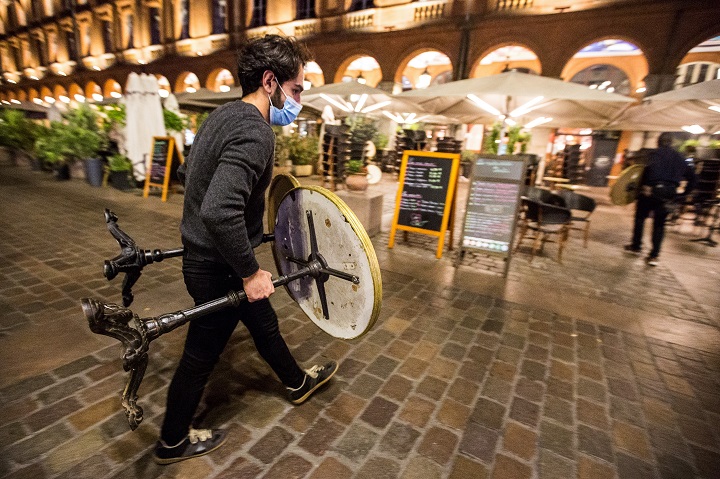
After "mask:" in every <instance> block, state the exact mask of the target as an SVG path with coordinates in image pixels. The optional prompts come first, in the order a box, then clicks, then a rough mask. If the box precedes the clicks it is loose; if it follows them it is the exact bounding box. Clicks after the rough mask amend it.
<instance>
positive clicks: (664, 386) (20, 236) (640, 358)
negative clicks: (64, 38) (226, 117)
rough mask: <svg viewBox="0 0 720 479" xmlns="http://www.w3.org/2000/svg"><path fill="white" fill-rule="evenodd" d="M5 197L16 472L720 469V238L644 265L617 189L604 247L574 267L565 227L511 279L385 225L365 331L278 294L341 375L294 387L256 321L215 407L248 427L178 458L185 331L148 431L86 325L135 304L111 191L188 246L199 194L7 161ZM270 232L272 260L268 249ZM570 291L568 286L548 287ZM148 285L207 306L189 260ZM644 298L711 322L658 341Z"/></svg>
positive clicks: (398, 474)
mask: <svg viewBox="0 0 720 479" xmlns="http://www.w3.org/2000/svg"><path fill="white" fill-rule="evenodd" d="M303 182H304V181H303ZM388 188H389V190H391V189H392V187H391V186H388ZM0 200H1V201H2V204H3V208H2V211H1V212H0V231H2V234H1V235H0V247H1V248H0V302H1V303H2V304H1V306H2V315H0V364H2V366H0V368H1V369H0V372H1V373H2V375H0V401H2V404H3V406H4V407H3V413H2V414H0V477H7V478H14V479H17V478H33V479H41V478H51V477H52V478H73V479H81V478H155V477H173V478H271V479H274V478H283V479H285V478H333V479H337V478H350V477H353V478H368V479H382V478H388V479H391V478H403V479H410V478H421V479H432V478H452V479H460V478H462V479H466V478H467V479H483V478H494V479H501V478H507V479H522V478H559V479H565V478H571V477H578V478H588V479H590V478H592V479H595V478H600V479H602V478H628V479H635V478H662V479H669V478H678V479H685V478H695V477H697V478H706V479H713V478H717V477H719V476H718V474H719V472H718V471H720V341H717V335H718V334H720V333H719V332H718V330H717V329H718V325H719V324H718V320H720V317H719V316H720V315H718V314H716V313H717V312H718V311H720V309H717V308H718V304H717V298H712V297H711V296H712V295H706V296H705V297H702V294H700V293H702V292H703V291H705V290H706V289H703V288H696V287H691V286H688V284H690V283H684V282H683V281H681V280H680V278H684V277H685V276H683V273H682V272H678V271H679V270H675V269H674V268H676V267H677V268H680V267H681V266H682V265H684V264H686V263H687V264H690V265H692V266H691V267H693V266H695V265H696V264H698V263H699V264H702V265H703V267H704V268H705V269H706V273H707V274H708V275H709V278H710V279H709V281H710V285H709V286H708V287H707V290H709V291H715V292H716V291H717V290H718V286H720V276H718V274H720V266H719V264H720V257H719V256H720V253H718V251H716V250H712V249H710V248H705V249H703V250H698V251H694V252H692V253H693V254H694V255H695V257H697V256H698V255H699V256H700V259H699V260H697V261H696V262H692V261H691V260H690V259H689V258H690V256H682V257H678V258H679V259H675V260H673V259H670V258H669V259H668V262H667V263H665V262H664V263H662V264H661V266H659V267H658V268H655V269H648V268H645V267H642V266H640V265H638V264H637V261H635V260H632V259H628V258H626V257H624V256H623V255H622V254H621V253H617V252H616V250H618V244H613V242H615V243H617V241H622V239H623V235H624V234H626V233H627V231H628V229H627V225H629V220H628V219H627V217H625V218H624V219H623V220H622V221H623V222H624V223H623V225H622V228H623V230H622V231H620V232H618V230H619V229H620V228H617V225H614V224H613V222H614V221H617V218H616V216H614V215H613V213H612V212H611V211H610V210H611V209H610V208H609V207H606V206H603V208H606V212H607V213H608V215H609V216H607V218H606V220H605V221H604V220H603V218H605V216H603V212H602V211H600V212H599V215H598V224H597V225H593V230H592V231H593V233H594V234H593V235H592V236H591V238H592V241H591V245H590V247H589V248H588V249H584V248H582V246H579V245H580V244H581V242H580V241H579V240H577V242H576V243H575V244H573V245H571V246H569V247H568V250H567V256H566V259H565V261H564V264H563V265H560V264H558V263H557V262H556V261H555V260H554V251H555V250H554V249H553V248H554V245H549V246H548V250H547V251H546V253H545V254H544V255H542V256H541V257H539V258H536V259H535V260H534V261H533V262H532V263H530V262H528V255H525V254H523V252H522V250H521V251H520V252H518V253H517V254H516V255H515V257H514V258H513V261H512V263H511V265H510V274H509V277H508V278H507V280H505V279H503V278H502V277H501V276H500V275H498V274H496V273H493V267H492V266H490V267H488V268H483V267H478V265H482V264H490V263H492V261H488V260H487V259H485V258H481V257H477V258H468V259H466V261H465V262H464V263H463V266H461V267H460V268H458V270H457V271H454V270H453V267H452V265H451V263H452V260H453V254H452V252H446V254H445V256H444V258H443V259H442V260H435V258H434V248H435V245H436V243H435V242H434V240H431V241H426V239H425V238H421V239H419V240H418V239H417V238H414V239H412V240H411V243H410V244H405V243H403V242H400V243H398V244H397V245H396V247H395V248H394V249H393V250H387V248H386V245H387V233H383V234H381V235H378V237H376V238H374V243H375V248H376V251H377V252H378V257H379V259H380V264H381V269H382V276H383V307H382V312H381V316H380V319H379V320H378V323H377V324H376V326H375V328H374V329H373V330H372V331H371V332H369V333H368V334H367V335H366V336H364V337H362V338H360V339H357V340H353V341H342V340H337V339H333V338H330V337H328V336H327V335H325V334H324V333H322V332H321V331H320V330H318V329H317V328H316V327H315V326H313V325H312V324H311V323H310V322H309V321H308V320H307V319H306V318H305V317H304V315H303V313H302V312H301V311H300V309H299V307H297V306H296V305H295V303H293V302H292V301H291V300H290V299H289V298H288V296H287V294H286V293H285V291H284V290H278V292H277V293H276V294H275V295H274V296H273V304H274V305H275V307H276V309H277V311H278V315H279V317H280V318H281V329H282V331H283V334H284V336H285V338H286V339H287V342H288V344H289V345H290V348H291V350H293V352H294V354H295V356H296V358H297V359H298V361H300V362H301V363H303V364H307V365H309V364H312V363H313V362H314V361H316V360H317V359H319V358H321V357H324V358H332V359H335V360H337V361H338V362H339V363H340V368H339V371H338V373H337V375H336V376H335V379H334V380H333V381H332V382H331V383H330V385H329V387H327V388H325V389H324V390H322V391H321V392H319V393H318V394H317V395H316V396H314V397H313V398H312V399H311V400H310V401H308V402H307V403H305V404H304V405H302V406H299V407H294V406H292V405H290V404H289V403H288V402H287V401H285V400H284V398H283V396H282V392H283V391H282V387H281V386H280V385H279V383H278V382H277V380H276V379H275V378H274V376H273V375H272V372H271V371H270V370H269V368H268V367H267V366H266V365H265V363H264V362H263V361H262V360H261V359H260V358H259V356H258V355H257V353H256V352H255V349H254V347H253V345H252V342H251V340H250V338H249V336H248V334H247V332H246V331H245V330H244V329H242V328H238V330H237V331H236V333H235V337H234V339H233V340H232V341H231V344H230V345H229V347H228V350H227V351H226V353H225V354H224V356H223V358H222V360H221V362H220V364H219V365H218V367H217V369H216V371H215V372H214V373H213V376H212V379H211V383H210V385H209V387H208V389H207V393H206V397H205V398H204V402H203V406H202V408H201V411H200V413H199V416H198V422H199V423H200V424H201V425H204V426H209V427H217V426H222V427H227V428H229V429H230V431H231V432H230V439H229V441H228V444H227V445H225V446H224V447H222V448H221V449H219V450H217V451H215V452H214V453H212V454H210V455H207V456H203V457H201V458H197V459H194V460H191V461H185V462H183V463H178V464H174V465H170V466H157V465H155V464H154V463H153V462H152V458H151V450H152V446H153V444H154V442H155V441H156V439H157V434H158V428H159V423H160V421H161V419H162V414H163V408H164V401H165V394H166V388H167V385H168V383H169V380H170V377H171V375H172V373H173V371H174V367H175V364H176V362H177V360H178V358H179V355H180V353H181V348H182V341H183V331H182V328H181V329H180V330H177V331H174V332H172V333H169V334H167V335H165V336H163V338H161V339H159V340H157V341H155V342H153V343H152V344H151V348H150V353H151V354H150V362H149V366H148V370H147V373H146V377H145V379H144V381H143V384H142V386H141V388H140V391H139V396H140V398H139V404H140V405H141V406H142V407H143V408H144V410H145V420H144V422H143V423H142V424H141V425H140V427H139V428H138V429H137V430H136V431H134V432H131V431H130V430H129V427H128V426H127V423H126V421H125V417H124V414H123V413H122V412H121V407H120V401H119V393H120V391H121V390H122V388H123V386H124V381H125V379H126V375H125V373H124V372H123V371H122V365H121V361H120V349H119V347H118V344H117V342H116V341H115V340H113V339H110V338H107V337H100V336H96V335H93V334H92V333H90V332H89V331H88V330H87V329H88V328H87V325H86V324H85V322H84V319H83V317H82V313H81V312H80V307H79V300H80V298H83V297H93V298H96V299H100V300H103V301H111V302H120V282H119V280H118V279H116V280H115V281H113V282H110V283H108V282H107V281H106V280H105V279H104V278H103V277H102V274H101V267H102V262H103V260H105V259H109V258H112V257H113V256H115V255H116V254H117V253H118V251H117V250H118V248H117V245H116V244H115V243H114V241H113V240H112V238H111V237H110V235H109V234H108V233H107V231H106V230H105V227H104V224H103V217H102V210H103V208H104V207H109V208H111V209H113V210H114V211H115V212H116V213H117V214H118V215H119V217H120V220H119V224H120V226H121V227H122V228H123V229H124V230H125V231H126V232H128V233H129V234H130V235H131V236H133V237H134V238H135V239H136V241H137V243H138V245H140V246H141V247H144V248H148V249H150V248H153V249H154V248H163V249H165V248H175V247H177V246H178V245H179V234H178V231H177V225H178V220H179V216H180V205H181V201H182V197H181V196H177V195H176V196H172V197H171V198H170V200H169V201H168V202H167V203H161V202H160V200H159V198H157V197H151V198H148V199H143V198H142V197H141V196H139V195H138V194H136V193H121V192H117V191H114V190H112V189H110V188H101V189H98V188H91V187H89V186H87V185H86V184H85V183H84V182H82V181H81V180H73V181H71V182H63V183H59V182H55V181H54V180H52V178H51V177H50V176H49V175H47V174H44V173H40V172H34V171H29V170H26V169H24V168H21V167H9V166H2V167H0ZM385 201H386V206H385V210H386V211H387V210H388V207H387V202H388V201H392V198H390V197H388V198H386V200H385ZM626 216H627V215H626ZM386 231H387V230H386ZM619 244H622V242H620V243H619ZM668 248H669V249H670V248H674V244H670V245H669V246H668ZM678 249H679V247H678ZM259 251H260V254H259V256H260V263H261V264H263V265H268V267H269V265H270V264H271V261H272V260H271V256H270V254H269V249H268V247H267V246H266V245H265V246H263V247H261V248H260V250H259ZM669 253H670V252H669V251H668V254H669ZM663 259H665V257H663ZM477 270H479V271H477ZM711 273H712V275H715V276H712V275H711ZM689 276H691V275H689ZM552 288H559V289H560V290H561V291H562V292H563V294H562V295H559V297H560V296H562V297H563V298H564V299H563V300H564V301H566V303H562V302H561V301H560V302H558V303H557V304H555V303H553V304H555V306H554V307H547V306H544V303H542V301H541V298H540V296H542V292H543V291H545V292H547V291H548V290H549V289H552ZM518 290H519V291H520V293H517V294H514V293H513V291H518ZM134 292H135V296H136V300H135V303H133V306H132V309H133V311H135V312H137V313H138V314H140V315H141V316H152V315H157V314H160V313H163V312H169V311H174V310H177V309H181V308H183V307H187V306H189V305H190V301H189V297H188V296H187V293H186V292H185V290H184V287H183V284H182V279H181V273H180V260H179V259H168V260H165V261H164V262H162V263H158V264H154V265H151V266H148V268H147V269H146V270H145V272H144V273H143V276H142V277H141V278H140V280H139V281H138V284H137V286H136V287H135V288H134ZM567 305H570V306H574V307H565V306H567ZM598 305H599V306H598ZM568 311H572V312H573V313H572V314H568ZM604 312H609V313H610V314H604ZM620 313H622V314H626V315H627V317H622V318H617V317H613V318H609V317H607V316H608V315H609V316H613V315H614V316H617V315H618V314H620ZM644 317H650V318H657V321H658V322H661V320H662V321H673V323H672V324H675V325H677V327H680V326H682V327H687V328H689V329H688V331H704V332H705V333H706V334H704V335H703V336H705V338H704V339H705V340H704V342H700V340H699V338H698V344H697V345H696V344H695V343H694V342H693V338H689V339H688V338H687V337H679V339H677V341H675V340H673V341H666V340H663V339H659V338H662V337H665V336H664V334H666V333H667V332H664V331H656V330H653V329H651V328H649V327H648V326H647V324H645V325H643V326H642V327H640V326H637V323H639V322H640V321H641V320H642V318H644ZM609 324H612V325H615V326H610V325H609ZM662 324H665V323H662ZM698 328H699V329H698ZM667 334H669V333H667Z"/></svg>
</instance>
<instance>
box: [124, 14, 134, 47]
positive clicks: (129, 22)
mask: <svg viewBox="0 0 720 479" xmlns="http://www.w3.org/2000/svg"><path fill="white" fill-rule="evenodd" d="M125 31H126V32H127V45H126V46H125V48H127V49H128V50H130V49H131V48H135V42H134V39H133V14H132V13H129V14H127V15H126V16H125Z"/></svg>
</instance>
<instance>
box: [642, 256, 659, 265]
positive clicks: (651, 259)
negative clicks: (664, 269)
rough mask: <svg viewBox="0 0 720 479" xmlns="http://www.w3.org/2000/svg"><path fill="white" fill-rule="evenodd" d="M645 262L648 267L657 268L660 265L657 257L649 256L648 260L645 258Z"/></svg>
mask: <svg viewBox="0 0 720 479" xmlns="http://www.w3.org/2000/svg"><path fill="white" fill-rule="evenodd" d="M645 262H646V263H647V265H648V266H657V265H658V264H660V262H659V261H658V257H657V256H648V257H647V258H645Z"/></svg>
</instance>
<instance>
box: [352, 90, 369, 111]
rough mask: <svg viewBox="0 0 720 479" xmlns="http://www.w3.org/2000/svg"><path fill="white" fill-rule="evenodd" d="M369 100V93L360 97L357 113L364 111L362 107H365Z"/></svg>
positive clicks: (356, 105) (356, 107) (356, 106)
mask: <svg viewBox="0 0 720 479" xmlns="http://www.w3.org/2000/svg"><path fill="white" fill-rule="evenodd" d="M367 99H368V95H367V93H363V94H362V96H361V97H360V99H359V100H358V102H357V103H356V104H355V112H359V111H360V110H361V109H362V107H363V105H365V102H366V101H367Z"/></svg>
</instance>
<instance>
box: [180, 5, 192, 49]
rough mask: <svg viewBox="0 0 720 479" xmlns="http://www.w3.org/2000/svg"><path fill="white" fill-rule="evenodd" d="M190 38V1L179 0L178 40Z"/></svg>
mask: <svg viewBox="0 0 720 479" xmlns="http://www.w3.org/2000/svg"><path fill="white" fill-rule="evenodd" d="M186 38H190V1H189V0H180V40H185V39H186Z"/></svg>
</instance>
